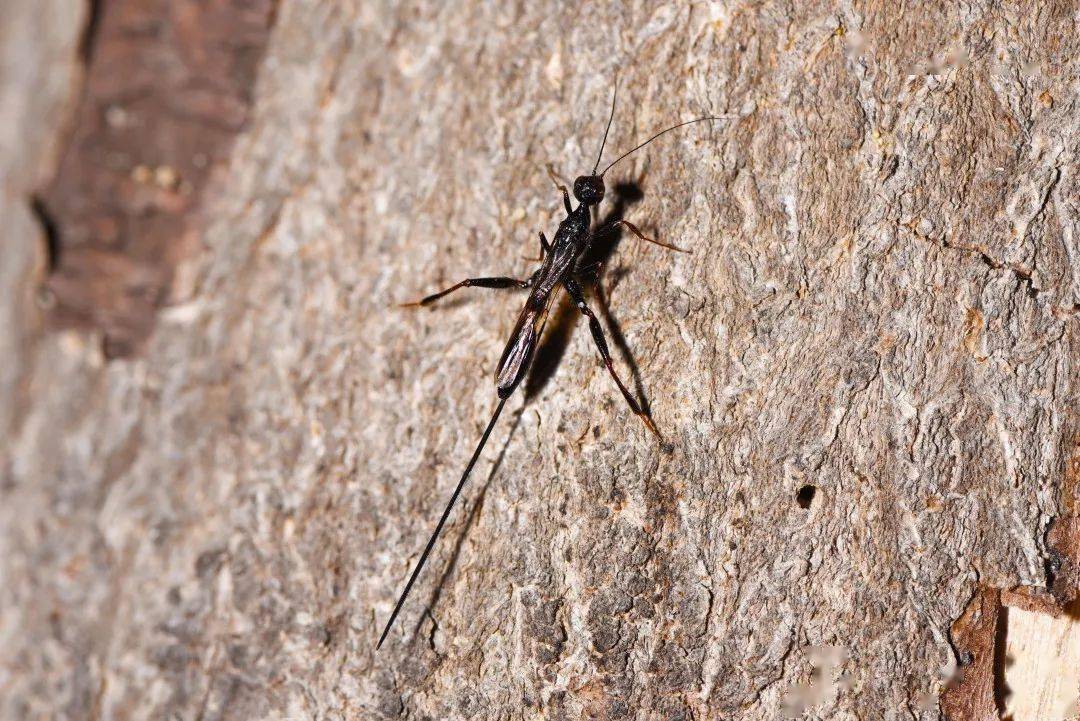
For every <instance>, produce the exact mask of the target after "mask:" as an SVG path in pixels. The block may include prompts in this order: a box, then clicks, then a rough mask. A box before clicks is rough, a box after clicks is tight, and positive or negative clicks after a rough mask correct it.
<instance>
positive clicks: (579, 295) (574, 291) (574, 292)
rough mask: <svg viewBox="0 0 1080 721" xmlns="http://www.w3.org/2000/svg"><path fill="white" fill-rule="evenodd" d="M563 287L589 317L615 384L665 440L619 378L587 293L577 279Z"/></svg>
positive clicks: (591, 328) (660, 437)
mask: <svg viewBox="0 0 1080 721" xmlns="http://www.w3.org/2000/svg"><path fill="white" fill-rule="evenodd" d="M563 287H564V288H566V292H567V293H569V294H570V297H571V298H572V299H573V301H574V303H575V304H576V305H577V307H578V310H580V311H581V313H582V314H583V315H584V316H585V317H587V318H588V319H589V330H590V331H591V332H592V337H593V341H594V342H595V343H596V348H597V350H599V351H600V357H601V358H602V359H603V360H604V365H605V366H607V369H608V373H610V374H611V377H612V378H614V379H615V384H616V385H618V386H619V390H620V391H622V394H623V398H625V399H626V402H627V403H628V404H629V405H630V410H632V411H633V412H634V415H636V416H637V417H638V418H640V419H641V422H642V423H644V424H645V427H646V428H648V429H649V430H650V431H652V432H653V434H655V435H656V437H657V439H659V440H660V441H661V442H663V440H664V439H663V437H662V436H661V435H660V431H659V430H657V428H656V424H655V423H653V422H652V419H651V418H649V416H647V415H646V414H645V412H644V411H643V410H641V406H639V405H638V402H637V401H636V400H635V399H634V396H632V395H631V394H630V391H629V390H627V388H626V386H625V385H623V382H622V379H620V378H619V374H618V373H616V372H615V366H614V364H613V363H612V362H611V352H610V351H608V344H607V340H606V339H605V338H604V329H603V328H601V327H600V321H598V320H597V319H596V316H595V315H594V314H593V312H592V310H591V309H590V308H589V306H588V304H586V303H585V294H584V293H583V292H582V290H581V286H580V285H578V284H577V281H575V280H573V279H567V280H566V281H564V282H563Z"/></svg>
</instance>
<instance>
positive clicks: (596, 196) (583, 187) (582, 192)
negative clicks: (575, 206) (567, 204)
mask: <svg viewBox="0 0 1080 721" xmlns="http://www.w3.org/2000/svg"><path fill="white" fill-rule="evenodd" d="M574 197H575V198H577V199H578V201H579V202H581V203H584V204H585V205H597V204H598V203H599V202H600V201H601V200H603V199H604V178H603V176H600V175H580V176H578V178H577V180H575V181H574Z"/></svg>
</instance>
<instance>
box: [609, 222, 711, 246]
mask: <svg viewBox="0 0 1080 721" xmlns="http://www.w3.org/2000/svg"><path fill="white" fill-rule="evenodd" d="M620 225H622V226H625V227H626V229H627V230H629V231H630V232H631V233H633V234H634V235H636V236H637V237H639V238H641V239H642V240H644V241H647V242H649V243H653V244H654V245H659V246H660V247H661V248H667V249H668V250H674V251H677V252H679V253H689V252H690V251H689V250H684V249H682V248H678V247H676V246H674V245H668V244H667V243H664V242H662V241H659V240H656V239H655V238H650V237H648V236H646V235H645V234H643V233H642V232H641V231H640V230H638V227H637V226H636V225H634V224H633V223H631V222H630V221H628V220H616V221H613V222H611V223H608V224H607V225H605V226H604V227H603V228H601V229H600V230H598V231H596V232H595V233H594V234H593V235H594V236H598V235H603V234H604V233H607V232H610V231H612V230H615V228H616V227H617V226H620Z"/></svg>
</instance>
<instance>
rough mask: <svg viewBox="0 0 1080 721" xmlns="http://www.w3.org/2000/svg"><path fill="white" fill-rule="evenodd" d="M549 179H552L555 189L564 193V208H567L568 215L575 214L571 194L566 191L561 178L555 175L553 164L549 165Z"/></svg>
mask: <svg viewBox="0 0 1080 721" xmlns="http://www.w3.org/2000/svg"><path fill="white" fill-rule="evenodd" d="M547 173H548V177H549V178H551V182H552V183H555V187H556V188H558V189H559V190H561V191H562V202H563V207H564V208H566V214H567V215H569V214H570V213H572V212H574V209H573V208H572V207H571V206H570V192H569V191H568V190H567V189H566V186H565V185H563V184H562V183H560V182H559V178H558V176H557V174H556V173H555V168H554V167H552V165H551V163H548V164H547Z"/></svg>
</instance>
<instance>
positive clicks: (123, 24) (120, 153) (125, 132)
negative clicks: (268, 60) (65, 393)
mask: <svg viewBox="0 0 1080 721" xmlns="http://www.w3.org/2000/svg"><path fill="white" fill-rule="evenodd" d="M276 7H277V0H211V1H210V2H200V1H198V0H95V1H94V2H93V3H92V4H91V10H92V12H91V13H90V14H89V20H88V23H87V27H86V31H85V34H84V37H83V41H82V43H81V54H82V56H83V58H84V60H85V62H86V79H85V84H84V87H83V88H82V91H81V95H82V99H81V101H80V104H79V107H78V110H77V112H76V115H75V118H74V119H73V122H72V124H71V128H72V130H71V133H70V137H69V139H68V143H67V146H66V148H65V150H64V151H63V154H62V160H61V163H60V166H59V169H58V171H57V173H56V176H55V177H54V179H53V180H52V182H51V183H50V184H49V185H48V186H47V187H46V188H44V189H43V190H42V191H41V193H40V194H39V197H38V199H37V203H36V208H37V210H38V216H39V218H40V219H41V221H42V224H43V226H44V227H46V229H47V230H48V231H49V241H50V248H49V250H50V265H51V267H50V270H51V275H50V277H49V279H48V283H47V289H48V291H49V292H50V293H51V295H52V296H53V300H54V302H55V305H54V307H53V309H52V318H51V321H52V323H53V325H54V326H56V327H80V328H95V329H100V330H101V331H103V332H104V336H105V351H106V355H108V356H117V355H128V354H130V353H132V352H134V351H135V350H136V349H137V347H138V346H139V344H140V343H141V342H142V341H143V340H144V339H145V338H146V337H147V335H148V334H149V333H150V330H151V328H152V327H153V323H154V317H155V313H156V310H157V308H158V307H159V306H160V305H161V304H162V303H163V302H165V301H166V300H167V297H168V294H169V287H170V282H171V279H172V271H173V268H174V267H175V266H176V264H177V263H178V262H179V261H181V260H183V259H184V258H185V257H188V256H189V255H190V254H191V253H192V252H193V251H195V250H196V249H197V247H198V236H197V235H196V234H195V232H196V224H195V222H194V221H195V217H196V215H197V213H198V211H199V208H200V204H201V202H202V191H203V189H204V188H205V186H206V182H207V180H208V178H209V176H210V173H211V172H212V171H213V170H214V168H215V167H217V166H219V165H220V164H221V163H222V162H223V161H224V160H225V159H226V158H227V157H228V153H229V148H230V146H231V141H232V138H233V137H234V136H235V135H236V134H237V133H238V132H239V131H240V130H241V129H242V128H243V126H244V124H245V121H246V119H247V117H248V111H249V107H250V105H251V101H252V95H253V91H254V85H255V78H256V73H257V70H258V68H259V64H260V63H261V61H262V56H263V53H264V52H265V48H266V42H267V39H268V37H269V31H270V27H271V25H272V21H273V17H274V12H275V9H276Z"/></svg>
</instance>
